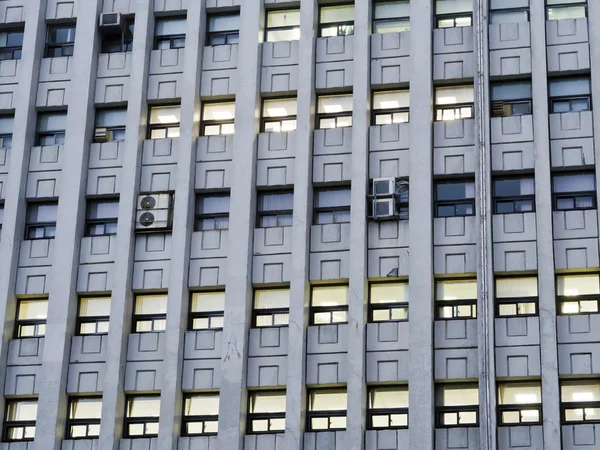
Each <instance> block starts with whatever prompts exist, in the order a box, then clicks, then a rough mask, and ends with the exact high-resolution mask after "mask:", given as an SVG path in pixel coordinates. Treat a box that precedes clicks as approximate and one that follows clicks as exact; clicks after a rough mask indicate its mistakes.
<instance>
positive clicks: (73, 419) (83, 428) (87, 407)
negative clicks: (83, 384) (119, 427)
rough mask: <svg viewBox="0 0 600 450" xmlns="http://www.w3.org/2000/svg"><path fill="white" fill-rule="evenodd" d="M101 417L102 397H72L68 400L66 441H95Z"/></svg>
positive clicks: (98, 432) (98, 433)
mask: <svg viewBox="0 0 600 450" xmlns="http://www.w3.org/2000/svg"><path fill="white" fill-rule="evenodd" d="M101 416H102V397H72V398H71V399H70V400H69V419H68V421H67V439H97V438H98V436H99V435H100V417H101Z"/></svg>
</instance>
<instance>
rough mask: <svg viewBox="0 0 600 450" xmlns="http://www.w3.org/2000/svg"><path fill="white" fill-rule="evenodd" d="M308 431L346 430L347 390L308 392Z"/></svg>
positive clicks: (316, 390) (315, 390)
mask: <svg viewBox="0 0 600 450" xmlns="http://www.w3.org/2000/svg"><path fill="white" fill-rule="evenodd" d="M307 397H308V414H307V416H308V417H307V418H306V421H307V425H306V426H307V430H306V431H338V430H345V429H346V408H347V405H348V400H347V393H346V389H345V388H344V389H312V390H309V391H308V395H307Z"/></svg>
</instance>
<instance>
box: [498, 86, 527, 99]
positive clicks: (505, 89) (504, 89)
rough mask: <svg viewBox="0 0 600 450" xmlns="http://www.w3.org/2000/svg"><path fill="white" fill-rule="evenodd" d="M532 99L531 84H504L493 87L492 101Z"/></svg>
mask: <svg viewBox="0 0 600 450" xmlns="http://www.w3.org/2000/svg"><path fill="white" fill-rule="evenodd" d="M529 98H531V83H517V82H511V83H506V82H505V83H502V84H496V85H492V101H497V100H521V99H529Z"/></svg>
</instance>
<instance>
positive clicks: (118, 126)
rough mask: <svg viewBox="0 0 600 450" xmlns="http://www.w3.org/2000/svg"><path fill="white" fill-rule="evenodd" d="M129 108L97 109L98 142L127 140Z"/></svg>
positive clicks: (96, 139)
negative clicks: (126, 129) (126, 130)
mask: <svg viewBox="0 0 600 450" xmlns="http://www.w3.org/2000/svg"><path fill="white" fill-rule="evenodd" d="M126 124H127V108H116V109H99V110H97V111H96V132H95V135H94V140H95V141H96V142H111V141H124V140H125V125H126Z"/></svg>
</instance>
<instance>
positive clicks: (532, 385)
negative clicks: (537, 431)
mask: <svg viewBox="0 0 600 450" xmlns="http://www.w3.org/2000/svg"><path fill="white" fill-rule="evenodd" d="M498 417H499V419H500V424H501V425H520V424H526V425H536V424H541V423H542V388H541V385H540V383H539V382H538V381H536V382H529V383H520V382H519V383H499V384H498Z"/></svg>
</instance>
